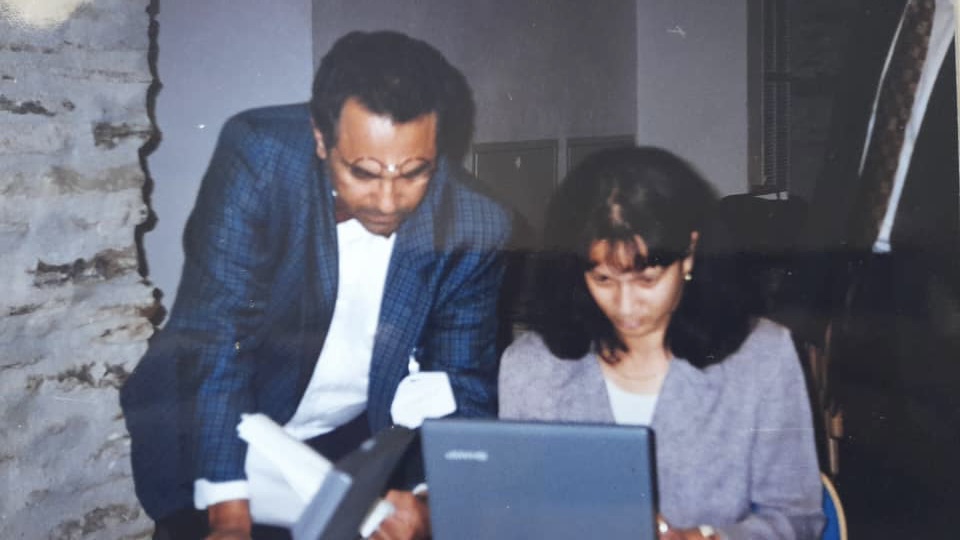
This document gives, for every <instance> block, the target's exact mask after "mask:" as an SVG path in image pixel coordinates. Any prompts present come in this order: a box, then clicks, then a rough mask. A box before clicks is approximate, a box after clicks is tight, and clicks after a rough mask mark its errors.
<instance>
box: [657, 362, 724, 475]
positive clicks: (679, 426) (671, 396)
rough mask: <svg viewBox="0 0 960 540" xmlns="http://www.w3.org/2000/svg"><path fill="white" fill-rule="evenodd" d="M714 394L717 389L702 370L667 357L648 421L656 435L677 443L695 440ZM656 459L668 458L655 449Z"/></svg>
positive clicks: (711, 404) (707, 413)
mask: <svg viewBox="0 0 960 540" xmlns="http://www.w3.org/2000/svg"><path fill="white" fill-rule="evenodd" d="M714 367H715V368H719V367H720V366H714ZM718 395H719V389H718V388H716V387H715V386H714V384H713V383H712V382H711V380H710V377H708V376H707V374H706V373H705V372H704V371H701V370H699V369H697V368H695V367H693V366H692V365H690V364H689V363H688V362H686V361H685V360H673V361H671V362H670V371H668V372H667V377H666V378H665V379H664V381H663V387H662V388H661V389H660V397H659V398H658V399H657V407H656V409H655V410H654V412H653V421H652V422H651V427H653V430H654V433H655V434H656V437H657V438H658V439H661V440H670V441H674V444H679V445H681V447H682V446H683V445H684V443H683V441H696V440H697V438H698V432H699V430H700V426H702V425H703V423H704V421H705V420H706V418H707V415H709V413H710V410H711V408H712V407H713V403H714V402H715V401H716V399H717V396H718ZM660 448H661V449H662V446H661V447H660ZM657 459H658V460H669V459H671V456H669V455H665V454H664V455H661V454H660V453H658V454H657Z"/></svg>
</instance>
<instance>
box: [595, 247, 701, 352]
mask: <svg viewBox="0 0 960 540" xmlns="http://www.w3.org/2000/svg"><path fill="white" fill-rule="evenodd" d="M634 241H635V246H631V245H629V244H627V243H623V242H619V243H611V242H609V241H606V240H598V241H596V242H594V243H593V244H592V245H591V246H590V253H589V255H590V261H591V262H592V263H593V264H594V265H595V266H594V267H593V268H591V269H590V270H587V271H586V272H585V273H584V279H585V280H586V283H587V289H588V290H589V291H590V295H591V296H593V299H594V301H596V303H597V305H598V306H599V307H600V310H601V311H602V312H603V314H604V315H606V316H607V318H608V319H610V322H611V323H613V327H614V328H615V329H616V330H617V333H618V334H619V336H620V339H621V340H623V341H624V343H625V344H627V345H628V346H629V342H630V341H635V340H637V339H642V338H646V337H655V336H656V335H658V334H659V335H660V336H661V338H660V339H662V335H663V334H664V333H665V332H666V330H667V326H668V325H669V323H670V317H671V316H673V311H674V310H675V309H676V308H677V305H678V304H679V303H680V296H681V294H682V291H683V282H684V279H683V278H684V275H685V274H687V273H689V272H691V271H693V255H688V256H687V257H685V258H682V259H679V260H677V261H676V262H674V263H672V264H670V265H667V266H648V267H646V268H643V269H635V268H634V259H635V255H637V254H639V255H641V256H643V257H646V256H647V245H646V243H644V241H643V239H642V238H640V237H639V236H635V237H634ZM695 242H696V232H694V233H692V234H691V248H692V247H693V245H694V243H695ZM690 252H691V253H692V252H693V250H692V249H691V250H690Z"/></svg>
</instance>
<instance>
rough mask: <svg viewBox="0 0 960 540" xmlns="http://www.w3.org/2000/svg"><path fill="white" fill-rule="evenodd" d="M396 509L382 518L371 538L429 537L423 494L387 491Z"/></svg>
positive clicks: (407, 539) (423, 539)
mask: <svg viewBox="0 0 960 540" xmlns="http://www.w3.org/2000/svg"><path fill="white" fill-rule="evenodd" d="M386 499H387V501H389V502H390V503H392V504H393V506H394V507H395V508H396V511H395V512H394V513H393V514H391V515H390V516H389V517H387V519H385V520H383V523H381V524H380V528H379V529H377V532H375V533H373V536H371V537H370V538H371V539H372V540H426V539H427V538H430V509H429V507H427V501H426V498H425V496H424V495H414V494H413V493H411V492H409V491H397V490H395V489H392V490H390V491H389V492H387V497H386Z"/></svg>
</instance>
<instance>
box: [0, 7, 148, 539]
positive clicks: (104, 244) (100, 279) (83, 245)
mask: <svg viewBox="0 0 960 540" xmlns="http://www.w3.org/2000/svg"><path fill="white" fill-rule="evenodd" d="M13 4H14V2H11V1H10V0H6V1H5V0H0V8H6V9H0V126H2V127H0V254H2V261H3V262H2V264H0V284H2V289H0V290H2V292H3V294H2V295H0V404H2V419H0V538H3V539H19V538H24V539H31V540H32V539H45V538H51V539H80V538H97V539H99V538H104V539H121V538H123V539H126V538H129V539H134V538H147V537H149V535H150V532H151V530H152V529H151V523H150V521H149V520H148V519H147V518H146V516H145V515H144V514H143V511H142V509H141V508H140V506H139V504H138V503H137V500H136V497H135V496H134V493H133V484H132V481H131V478H130V466H129V438H128V436H127V434H126V431H125V429H124V425H123V419H122V417H121V413H120V409H119V405H118V399H117V388H119V386H120V385H121V384H122V382H123V381H124V379H125V378H126V376H127V374H128V373H129V372H130V370H131V369H133V366H134V365H135V364H136V362H137V361H138V360H139V358H140V356H141V355H142V354H143V352H144V350H145V348H146V340H147V338H148V337H149V336H150V335H151V333H152V332H153V326H152V324H151V323H150V319H149V318H150V317H151V315H152V314H153V312H154V310H155V309H156V306H155V302H154V299H153V295H152V287H151V286H150V285H149V283H147V282H146V281H145V280H144V279H143V278H142V277H141V275H140V274H139V270H138V253H137V246H136V240H135V228H136V227H137V225H138V224H140V223H142V222H143V221H144V220H145V219H146V218H147V216H148V210H147V206H146V204H145V202H144V182H145V180H146V179H145V174H144V172H143V169H142V167H141V165H140V155H139V154H140V151H141V147H143V146H144V144H145V143H146V141H147V140H148V139H149V138H150V136H151V135H152V134H153V126H152V123H151V121H150V117H149V115H148V111H147V101H148V100H147V92H148V88H149V86H150V84H151V83H152V81H153V77H152V75H151V72H150V66H149V62H148V52H149V46H150V41H149V40H150V38H149V25H150V15H149V14H148V7H149V5H150V1H149V0H140V1H131V0H91V1H88V2H72V3H71V4H72V7H71V8H70V9H72V11H69V10H67V11H64V12H63V13H62V16H61V17H60V19H59V20H54V19H55V18H54V19H49V18H47V19H44V20H45V21H47V22H46V23H45V24H43V25H39V26H31V25H28V24H26V23H25V22H24V20H22V19H21V20H18V19H16V18H15V17H14V16H13V15H11V11H9V9H11V8H10V6H11V5H13ZM74 8H75V9H74Z"/></svg>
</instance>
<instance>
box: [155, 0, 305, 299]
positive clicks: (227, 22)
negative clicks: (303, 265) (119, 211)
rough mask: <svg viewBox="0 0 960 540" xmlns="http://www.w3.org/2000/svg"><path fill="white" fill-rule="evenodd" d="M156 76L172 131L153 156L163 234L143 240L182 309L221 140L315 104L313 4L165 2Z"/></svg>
mask: <svg viewBox="0 0 960 540" xmlns="http://www.w3.org/2000/svg"><path fill="white" fill-rule="evenodd" d="M159 4H160V12H159V14H158V15H157V21H158V23H159V35H158V36H157V39H158V44H159V56H158V60H157V70H158V77H159V79H160V82H161V83H163V89H162V90H161V91H160V94H159V95H158V96H157V103H156V121H157V125H158V127H159V128H160V130H161V132H162V133H163V139H162V141H161V142H160V146H159V147H158V148H157V149H156V151H155V152H154V153H153V154H151V155H150V156H149V158H148V162H147V163H148V166H149V168H150V173H151V176H152V178H153V181H154V188H153V196H152V199H151V207H152V208H153V211H154V213H155V214H156V215H157V220H158V221H157V224H156V227H155V228H154V230H152V231H150V232H148V233H147V234H146V235H145V237H144V247H145V251H146V257H147V264H148V266H149V270H150V274H149V276H150V279H151V280H152V281H153V282H154V284H156V286H157V287H158V288H159V289H160V290H161V291H162V292H163V294H164V297H163V304H164V306H165V307H167V309H169V308H170V307H171V306H172V305H173V298H174V293H175V290H176V286H177V283H178V282H179V280H180V269H181V266H182V265H183V250H182V244H181V235H182V232H183V226H184V224H185V223H186V220H187V215H188V214H189V212H190V210H191V209H192V208H193V201H194V199H195V197H196V193H197V188H198V187H199V185H200V179H201V177H202V176H203V173H204V171H205V170H206V167H207V163H208V162H209V161H210V156H211V154H212V153H213V147H214V144H215V142H216V138H217V134H218V132H219V130H220V127H221V126H222V125H223V122H224V120H226V119H227V118H228V117H229V116H230V115H232V114H234V113H236V112H239V111H241V110H243V109H247V108H250V107H259V106H263V105H270V104H276V103H285V102H293V101H303V100H306V99H307V98H308V97H309V95H310V81H311V79H312V70H313V68H312V61H311V45H310V44H311V27H310V0H283V1H279V2H264V1H263V0H202V1H196V0H161V1H160V2H159Z"/></svg>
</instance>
